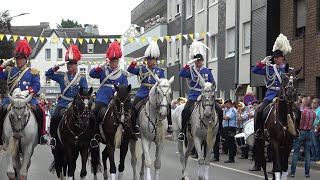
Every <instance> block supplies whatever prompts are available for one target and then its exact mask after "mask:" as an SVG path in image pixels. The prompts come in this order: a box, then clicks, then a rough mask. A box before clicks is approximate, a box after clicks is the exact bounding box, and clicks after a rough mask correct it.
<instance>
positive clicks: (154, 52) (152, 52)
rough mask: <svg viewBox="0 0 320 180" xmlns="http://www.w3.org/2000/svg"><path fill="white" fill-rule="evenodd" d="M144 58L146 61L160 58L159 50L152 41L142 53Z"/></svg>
mask: <svg viewBox="0 0 320 180" xmlns="http://www.w3.org/2000/svg"><path fill="white" fill-rule="evenodd" d="M144 56H145V57H146V58H147V59H148V58H149V59H158V58H159V57H160V49H159V46H158V44H157V43H156V42H154V41H152V42H151V43H150V44H149V46H148V47H147V49H146V51H145V52H144Z"/></svg>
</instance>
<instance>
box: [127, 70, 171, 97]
mask: <svg viewBox="0 0 320 180" xmlns="http://www.w3.org/2000/svg"><path fill="white" fill-rule="evenodd" d="M150 70H151V71H152V72H153V74H157V75H158V77H159V78H165V77H164V70H163V69H161V68H158V67H156V68H151V69H150ZM128 72H130V73H132V74H135V75H137V76H138V77H139V78H140V80H141V85H140V88H139V90H138V92H137V94H136V96H137V97H139V98H145V97H147V96H149V92H150V90H151V88H152V86H153V85H154V84H155V83H156V82H157V81H156V80H155V79H154V77H153V76H152V75H151V74H150V73H149V72H148V70H147V67H146V66H139V67H132V66H129V67H128Z"/></svg>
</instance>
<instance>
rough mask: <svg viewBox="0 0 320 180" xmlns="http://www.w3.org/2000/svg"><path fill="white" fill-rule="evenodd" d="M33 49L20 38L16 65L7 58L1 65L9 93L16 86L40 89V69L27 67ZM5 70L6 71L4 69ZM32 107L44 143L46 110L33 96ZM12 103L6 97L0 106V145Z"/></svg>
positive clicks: (16, 52) (0, 71)
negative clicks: (12, 65)
mask: <svg viewBox="0 0 320 180" xmlns="http://www.w3.org/2000/svg"><path fill="white" fill-rule="evenodd" d="M31 52H32V49H31V48H30V46H29V44H28V42H27V41H26V40H20V41H19V42H18V44H17V46H16V49H15V55H14V58H15V60H16V63H15V64H16V65H15V66H14V67H11V66H10V64H12V60H11V59H10V60H7V61H6V62H4V63H3V64H2V65H0V79H3V80H6V81H7V86H8V88H9V92H8V93H9V94H10V95H12V92H13V91H14V90H15V89H16V88H20V89H21V91H24V90H28V91H29V93H30V94H36V93H38V92H39V90H40V75H39V70H37V69H35V68H30V67H27V61H28V60H27V59H28V58H29V57H30V55H31ZM4 70H5V71H4ZM30 103H31V108H32V110H33V113H34V115H35V118H36V120H37V122H38V128H39V131H38V132H39V136H38V137H39V138H40V139H39V143H40V144H42V143H44V140H43V137H42V135H44V133H45V132H44V131H43V130H44V128H43V125H45V123H44V122H43V121H44V120H45V114H44V110H43V109H42V108H41V107H40V105H39V101H38V100H37V99H36V98H35V97H32V100H31V101H30ZM9 104H10V100H9V98H8V97H7V98H5V99H4V101H3V102H2V103H1V106H0V145H2V144H3V142H2V129H3V122H4V119H5V117H6V114H7V111H8V109H7V108H8V105H9Z"/></svg>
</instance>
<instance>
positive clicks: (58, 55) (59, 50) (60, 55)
mask: <svg viewBox="0 0 320 180" xmlns="http://www.w3.org/2000/svg"><path fill="white" fill-rule="evenodd" d="M57 53H58V54H57V57H58V60H62V54H63V53H62V49H61V48H58V49H57Z"/></svg>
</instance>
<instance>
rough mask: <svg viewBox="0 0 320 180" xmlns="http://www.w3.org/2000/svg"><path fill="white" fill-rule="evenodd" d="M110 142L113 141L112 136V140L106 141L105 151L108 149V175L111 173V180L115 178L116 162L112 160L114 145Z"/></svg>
mask: <svg viewBox="0 0 320 180" xmlns="http://www.w3.org/2000/svg"><path fill="white" fill-rule="evenodd" d="M110 142H114V138H112V141H109V143H107V144H108V145H107V151H108V155H109V163H110V175H111V180H115V179H116V173H117V167H116V164H115V162H114V151H115V147H114V144H113V143H110Z"/></svg>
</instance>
